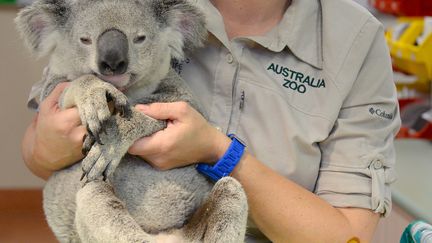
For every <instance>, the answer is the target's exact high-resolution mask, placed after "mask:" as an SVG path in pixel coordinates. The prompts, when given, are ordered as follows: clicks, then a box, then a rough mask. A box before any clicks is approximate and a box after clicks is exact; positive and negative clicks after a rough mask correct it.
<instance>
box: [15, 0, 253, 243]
mask: <svg viewBox="0 0 432 243" xmlns="http://www.w3.org/2000/svg"><path fill="white" fill-rule="evenodd" d="M16 24H17V29H18V30H19V32H20V33H21V35H22V37H23V39H24V42H25V44H26V45H27V46H28V47H29V49H30V50H31V51H32V52H33V53H34V54H36V55H37V56H49V57H50V58H49V64H48V67H47V69H46V72H45V74H44V76H43V87H42V90H41V95H40V100H43V99H44V98H46V97H47V96H48V95H49V94H50V92H51V91H52V90H53V88H54V87H55V86H56V85H57V84H58V83H60V82H63V81H68V82H70V85H69V86H68V87H67V88H66V89H65V91H64V92H63V93H62V95H61V98H60V100H59V105H60V107H61V108H62V109H66V108H69V107H77V108H78V111H79V115H80V118H81V121H82V124H83V125H85V126H86V127H87V131H88V134H87V136H86V137H85V138H84V139H83V153H84V155H85V157H84V159H83V160H82V161H80V163H77V164H75V165H73V166H70V167H68V168H66V169H63V170H61V171H58V172H55V173H54V174H53V175H52V176H51V177H50V178H49V180H48V181H47V184H46V186H45V188H44V202H43V206H44V211H45V214H46V218H47V221H48V224H49V225H50V227H51V229H52V230H53V232H54V234H55V235H56V237H57V238H58V240H59V241H60V242H161V241H162V242H242V241H244V237H245V231H246V221H247V214H248V212H247V211H248V206H247V198H246V195H245V192H244V190H243V189H242V187H241V185H240V183H239V182H237V181H236V180H235V179H233V178H231V177H225V178H223V179H221V180H219V181H218V182H216V183H215V184H213V183H211V182H210V181H209V180H207V179H206V178H205V177H204V176H202V175H201V174H199V173H198V172H197V171H196V169H195V167H194V166H186V167H182V168H176V169H172V170H167V171H159V170H156V169H154V168H152V167H151V166H149V165H148V164H147V163H145V161H143V160H142V159H141V158H138V157H136V156H132V155H129V154H128V153H127V150H128V148H129V147H130V146H131V145H132V144H133V142H134V141H136V140H137V139H139V138H141V137H143V136H149V135H151V134H153V133H155V132H157V131H159V130H162V129H164V128H165V127H166V122H165V121H160V120H155V119H153V118H151V117H148V116H146V115H144V114H142V113H141V112H139V111H137V110H136V109H135V108H134V105H135V104H139V103H140V104H148V103H151V102H175V101H185V102H187V103H189V104H190V105H191V106H192V107H194V108H195V109H197V110H198V111H199V112H201V113H202V114H203V115H204V116H205V112H204V111H203V109H202V108H201V107H200V105H199V103H198V102H197V101H196V100H195V99H194V98H193V96H192V93H191V91H190V90H189V89H188V87H187V85H186V84H185V82H184V81H183V80H182V79H181V77H180V76H179V75H178V74H177V73H176V72H175V71H174V69H173V68H172V67H171V64H170V63H171V62H172V61H173V60H181V59H182V58H184V56H185V52H188V51H192V50H193V49H194V48H197V47H200V46H201V45H202V44H203V43H204V41H205V40H206V28H205V21H204V17H203V14H202V13H201V11H200V10H199V9H198V8H197V7H196V6H194V5H193V4H192V3H191V2H189V1H187V0H37V1H35V2H34V3H33V4H32V5H29V6H28V7H26V8H24V9H22V10H21V11H20V12H19V14H18V17H17V18H16ZM120 162H121V163H120Z"/></svg>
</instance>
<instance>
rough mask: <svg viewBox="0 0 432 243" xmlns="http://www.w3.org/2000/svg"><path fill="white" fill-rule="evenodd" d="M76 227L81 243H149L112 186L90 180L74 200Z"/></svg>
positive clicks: (149, 236) (150, 240)
mask: <svg viewBox="0 0 432 243" xmlns="http://www.w3.org/2000/svg"><path fill="white" fill-rule="evenodd" d="M75 226H76V229H77V232H78V235H79V237H80V239H81V241H82V242H83V243H94V242H116V243H123V242H124V243H126V242H127V243H134V242H139V243H150V242H155V240H154V238H153V236H151V235H149V234H147V233H145V232H144V231H143V230H142V229H141V228H140V226H139V225H138V224H137V222H136V221H135V220H134V219H133V218H132V216H131V215H130V214H129V212H128V211H127V209H126V207H125V205H124V203H123V202H122V201H120V199H118V198H117V197H116V196H115V195H114V191H113V188H112V187H111V185H109V184H108V183H106V182H104V181H99V180H97V181H92V182H89V183H87V184H86V185H85V186H84V187H83V188H81V189H80V190H79V191H78V193H77V197H76V214H75Z"/></svg>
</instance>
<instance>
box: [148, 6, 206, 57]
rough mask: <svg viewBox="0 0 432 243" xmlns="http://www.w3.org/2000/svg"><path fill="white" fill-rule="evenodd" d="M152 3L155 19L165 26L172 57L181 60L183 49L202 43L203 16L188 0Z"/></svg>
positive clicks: (203, 35)
mask: <svg viewBox="0 0 432 243" xmlns="http://www.w3.org/2000/svg"><path fill="white" fill-rule="evenodd" d="M153 4H154V5H153V7H154V10H155V13H156V17H157V19H158V20H159V21H160V22H161V23H162V24H163V25H164V27H166V29H165V30H166V31H167V35H168V36H167V38H168V42H169V46H170V47H171V56H172V58H174V59H180V60H181V59H183V58H184V51H190V50H192V49H194V48H197V47H200V46H202V45H203V43H204V41H205V40H206V38H207V29H206V26H205V17H204V15H203V13H202V12H201V11H200V10H199V9H198V7H197V6H195V5H193V4H192V3H190V0H154V1H153Z"/></svg>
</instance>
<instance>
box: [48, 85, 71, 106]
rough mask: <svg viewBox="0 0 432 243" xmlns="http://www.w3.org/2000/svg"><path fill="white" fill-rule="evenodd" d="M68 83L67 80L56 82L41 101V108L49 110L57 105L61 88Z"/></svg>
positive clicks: (61, 91)
mask: <svg viewBox="0 0 432 243" xmlns="http://www.w3.org/2000/svg"><path fill="white" fill-rule="evenodd" d="M68 85H69V83H68V82H62V83H59V84H57V86H56V87H55V88H54V89H53V91H52V92H51V93H50V94H49V95H48V96H47V97H46V98H45V99H44V100H43V101H42V103H41V110H45V109H47V110H49V109H53V108H57V107H58V100H59V98H60V95H61V94H62V93H63V90H64V89H65V88H66V87H67V86H68Z"/></svg>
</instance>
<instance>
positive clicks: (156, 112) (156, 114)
mask: <svg viewBox="0 0 432 243" xmlns="http://www.w3.org/2000/svg"><path fill="white" fill-rule="evenodd" d="M187 107H188V105H187V103H185V102H172V103H152V104H148V105H136V106H135V108H136V109H137V110H139V111H141V112H143V113H144V114H146V115H148V116H150V117H152V118H154V119H157V120H178V119H179V118H180V116H181V114H183V111H184V110H185V109H187Z"/></svg>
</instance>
